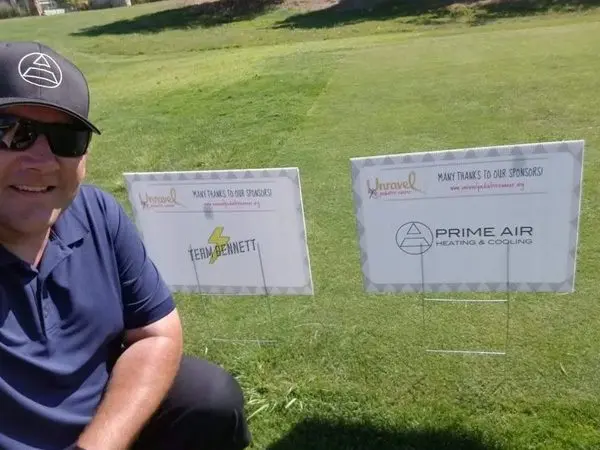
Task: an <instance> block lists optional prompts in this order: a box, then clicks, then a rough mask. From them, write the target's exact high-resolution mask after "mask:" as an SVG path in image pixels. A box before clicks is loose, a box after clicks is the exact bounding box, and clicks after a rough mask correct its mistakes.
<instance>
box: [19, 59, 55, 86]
mask: <svg viewBox="0 0 600 450" xmlns="http://www.w3.org/2000/svg"><path fill="white" fill-rule="evenodd" d="M19 75H21V78H23V80H25V81H26V82H28V83H30V84H33V85H35V86H39V87H43V88H48V89H54V88H57V87H59V86H60V85H61V83H62V79H63V74H62V70H60V66H59V65H58V64H57V62H56V61H55V60H54V59H53V58H52V57H51V56H48V55H46V54H45V53H29V54H28V55H25V56H23V58H21V61H19Z"/></svg>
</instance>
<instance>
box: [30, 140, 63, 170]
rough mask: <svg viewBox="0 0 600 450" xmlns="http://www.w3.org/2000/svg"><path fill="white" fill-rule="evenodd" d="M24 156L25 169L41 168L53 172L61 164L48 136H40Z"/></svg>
mask: <svg viewBox="0 0 600 450" xmlns="http://www.w3.org/2000/svg"><path fill="white" fill-rule="evenodd" d="M21 157H22V165H23V168H24V169H30V170H39V171H41V172H51V171H53V170H57V169H58V168H59V167H60V166H59V164H58V160H57V159H56V156H55V155H54V153H52V150H51V149H50V143H49V142H48V139H47V138H46V136H43V135H41V136H38V138H37V139H36V141H35V143H34V144H33V145H32V146H31V147H30V148H28V149H27V150H25V151H24V152H23V154H22V155H21Z"/></svg>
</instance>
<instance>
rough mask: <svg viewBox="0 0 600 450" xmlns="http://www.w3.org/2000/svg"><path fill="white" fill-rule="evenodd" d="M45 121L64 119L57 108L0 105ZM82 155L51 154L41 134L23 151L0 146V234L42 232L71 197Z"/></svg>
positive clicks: (82, 174)
mask: <svg viewBox="0 0 600 450" xmlns="http://www.w3.org/2000/svg"><path fill="white" fill-rule="evenodd" d="M0 114H11V115H14V116H19V117H23V118H27V119H33V120H37V121H39V122H48V123H68V122H70V117H69V116H68V115H67V114H65V113H62V112H60V111H56V110H53V109H50V108H43V107H38V106H18V107H17V106H14V107H9V108H3V109H0ZM85 162H86V156H81V157H75V158H63V157H58V156H55V155H54V154H53V153H52V151H51V149H50V146H49V144H48V140H47V139H46V137H45V136H43V135H41V136H39V137H38V138H37V140H36V141H35V143H34V144H33V146H32V147H30V148H29V149H27V150H24V151H10V150H6V149H1V148H0V237H2V236H7V234H8V236H12V237H26V236H28V235H39V234H42V233H45V232H46V231H47V230H48V229H49V227H51V226H52V225H53V224H54V223H55V222H56V219H57V218H58V216H59V215H60V213H61V212H62V211H63V210H64V209H65V208H66V207H67V206H68V205H69V204H70V203H71V201H72V200H73V198H74V197H75V195H76V193H77V191H78V189H79V186H80V184H81V182H82V181H83V178H84V177H85Z"/></svg>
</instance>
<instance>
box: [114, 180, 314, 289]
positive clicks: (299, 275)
mask: <svg viewBox="0 0 600 450" xmlns="http://www.w3.org/2000/svg"><path fill="white" fill-rule="evenodd" d="M124 177H125V180H126V183H127V189H128V193H129V200H130V202H131V204H132V207H133V213H134V217H135V221H136V224H137V227H138V230H139V232H140V234H141V236H142V239H143V241H144V244H145V246H146V247H147V250H148V253H149V255H150V257H151V258H152V260H153V261H154V262H155V264H156V265H157V267H158V269H159V271H160V273H161V275H162V276H163V278H164V279H165V281H166V282H167V284H168V285H169V287H170V288H171V290H173V291H179V292H200V293H206V294H228V295H312V294H313V282H312V276H311V267H310V260H309V253H308V246H307V240H306V229H305V221H304V209H303V203H302V192H301V186H300V174H299V170H298V169H297V168H275V169H252V170H250V169H249V170H215V171H186V172H152V173H150V172H146V173H124Z"/></svg>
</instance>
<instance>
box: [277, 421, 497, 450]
mask: <svg viewBox="0 0 600 450" xmlns="http://www.w3.org/2000/svg"><path fill="white" fill-rule="evenodd" d="M301 449H302V450H304V449H310V450H371V449H372V450H450V449H452V450H458V449H460V450H502V448H501V447H500V446H499V445H498V444H495V443H489V442H485V441H484V440H483V438H481V437H479V436H475V435H472V434H469V433H467V432H465V431H464V430H458V429H448V428H446V429H423V430H382V429H379V428H377V427H374V426H371V425H368V424H356V423H345V422H328V421H324V420H319V419H307V420H305V421H303V422H301V423H299V424H298V425H296V426H295V427H294V428H293V429H292V430H291V431H290V433H289V434H287V435H286V436H284V437H283V438H282V439H281V440H280V441H278V442H276V443H275V444H272V445H270V446H269V447H267V450H301Z"/></svg>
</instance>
